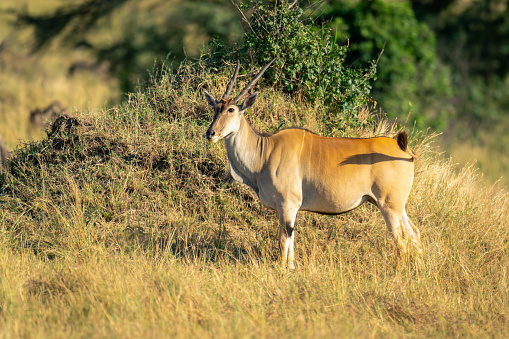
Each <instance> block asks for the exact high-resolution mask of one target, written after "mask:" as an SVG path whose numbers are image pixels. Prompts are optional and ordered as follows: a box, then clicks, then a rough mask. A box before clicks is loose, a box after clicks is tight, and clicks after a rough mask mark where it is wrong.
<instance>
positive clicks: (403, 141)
mask: <svg viewBox="0 0 509 339" xmlns="http://www.w3.org/2000/svg"><path fill="white" fill-rule="evenodd" d="M398 146H399V148H401V150H402V151H403V152H407V147H408V136H407V134H406V132H405V131H401V132H399V133H398Z"/></svg>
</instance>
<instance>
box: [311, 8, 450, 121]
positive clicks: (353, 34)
mask: <svg viewBox="0 0 509 339" xmlns="http://www.w3.org/2000/svg"><path fill="white" fill-rule="evenodd" d="M318 23H321V24H327V27H330V28H331V29H334V30H335V31H336V32H337V34H338V37H339V40H340V41H349V43H350V46H351V47H350V48H351V52H350V53H349V55H348V58H347V62H352V63H353V64H355V63H361V64H362V63H365V62H368V61H369V60H371V59H373V58H376V57H377V56H378V55H379V54H380V52H381V51H382V50H384V53H383V55H382V57H381V58H380V63H379V65H378V66H379V67H378V68H379V71H378V78H379V80H378V81H377V82H376V83H375V84H374V86H373V92H372V94H373V99H374V100H376V101H377V102H378V103H379V104H380V105H381V106H382V107H383V109H384V110H385V111H386V112H387V114H388V115H389V117H398V118H400V119H403V120H404V119H405V117H406V116H407V114H408V112H409V111H410V110H411V111H412V115H411V120H415V121H416V122H417V124H418V126H419V127H422V128H424V127H428V126H431V127H433V128H435V129H437V130H443V129H444V128H445V127H446V125H447V123H448V121H449V120H450V119H451V117H452V116H453V111H454V108H453V107H452V104H451V98H452V86H451V80H450V71H449V69H448V68H447V67H446V66H445V65H443V64H441V63H440V62H439V60H438V53H437V47H436V37H435V34H434V33H433V31H432V30H431V29H430V28H429V27H428V26H427V25H426V24H425V23H422V22H419V21H418V20H417V19H416V17H415V14H414V12H413V10H412V6H411V2H410V1H408V0H405V1H383V0H373V1H364V0H363V1H348V0H331V1H330V2H328V5H327V6H326V7H324V8H323V12H322V15H321V17H320V18H319V20H318ZM409 102H410V103H411V105H409Z"/></svg>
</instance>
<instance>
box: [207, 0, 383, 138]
mask: <svg viewBox="0 0 509 339" xmlns="http://www.w3.org/2000/svg"><path fill="white" fill-rule="evenodd" d="M239 10H240V11H241V13H242V15H243V17H244V18H245V23H246V26H247V33H246V34H245V36H244V39H243V40H242V41H241V42H240V43H238V44H237V45H233V46H230V47H227V46H224V45H222V44H221V43H219V42H218V41H214V42H213V44H212V53H211V55H210V59H211V61H220V62H222V61H229V62H235V61H236V60H240V62H241V64H243V65H252V66H253V67H257V68H260V67H262V66H263V65H265V64H266V63H267V62H269V61H270V60H271V59H273V58H274V57H277V59H276V61H275V62H274V64H273V66H272V67H271V68H270V69H269V70H268V71H267V75H266V78H267V79H268V81H269V82H270V84H271V85H272V86H273V87H275V88H277V89H280V90H282V91H285V92H288V93H290V94H292V95H295V96H298V97H300V98H302V99H303V100H305V101H308V102H311V103H316V104H319V105H327V106H328V107H330V109H331V110H334V111H335V112H336V118H337V119H336V121H333V122H331V124H332V126H331V128H337V129H340V130H341V129H344V128H345V127H346V125H349V127H351V126H355V127H358V126H360V125H362V124H366V121H361V120H360V119H358V117H357V113H356V112H357V110H358V108H359V107H361V106H362V105H364V104H366V103H367V102H368V101H369V94H370V91H371V81H372V80H374V79H375V77H376V62H373V61H370V62H368V63H367V67H365V68H353V67H349V66H348V65H346V63H345V60H346V57H347V52H348V46H344V45H343V46H342V45H338V44H337V39H336V38H337V37H336V36H333V35H332V33H331V30H330V29H328V28H324V27H322V28H319V29H316V26H314V25H313V22H312V21H311V20H310V19H309V18H305V14H304V13H305V12H304V10H303V9H301V8H300V7H299V6H297V5H293V4H289V3H288V2H287V1H274V0H271V1H268V2H261V1H250V2H249V3H247V4H243V5H241V6H240V7H239ZM249 13H250V17H249V19H247V14H249ZM327 118H329V117H327Z"/></svg>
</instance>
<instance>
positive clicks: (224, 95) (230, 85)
mask: <svg viewBox="0 0 509 339" xmlns="http://www.w3.org/2000/svg"><path fill="white" fill-rule="evenodd" d="M239 67H240V62H239V61H238V60H237V66H236V67H235V72H233V77H232V78H231V80H230V82H229V83H228V86H226V92H224V94H223V99H224V100H228V97H229V96H230V93H231V92H232V89H233V86H234V85H235V81H236V80H237V75H238V74H239Z"/></svg>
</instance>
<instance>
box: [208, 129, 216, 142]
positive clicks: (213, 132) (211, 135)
mask: <svg viewBox="0 0 509 339" xmlns="http://www.w3.org/2000/svg"><path fill="white" fill-rule="evenodd" d="M215 135H216V132H215V131H214V130H210V129H209V130H208V131H207V134H206V137H207V139H209V140H210V139H212V138H213V137H214V136H215Z"/></svg>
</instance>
